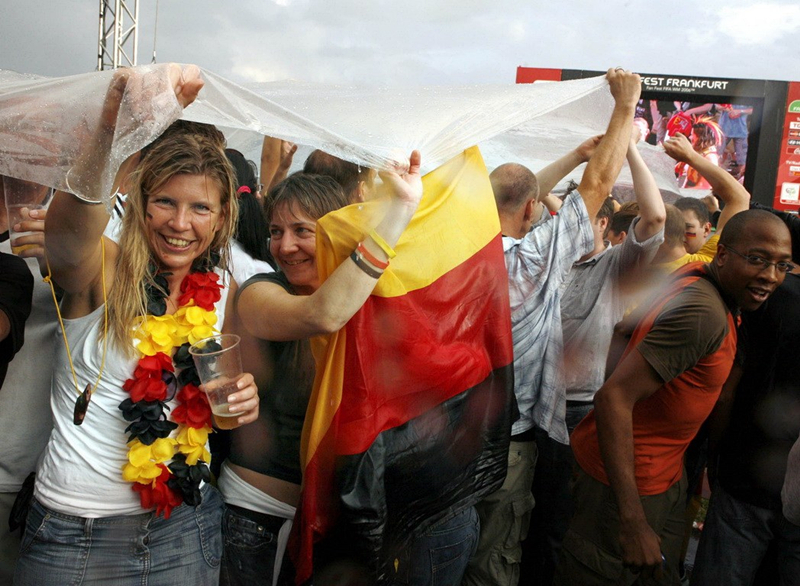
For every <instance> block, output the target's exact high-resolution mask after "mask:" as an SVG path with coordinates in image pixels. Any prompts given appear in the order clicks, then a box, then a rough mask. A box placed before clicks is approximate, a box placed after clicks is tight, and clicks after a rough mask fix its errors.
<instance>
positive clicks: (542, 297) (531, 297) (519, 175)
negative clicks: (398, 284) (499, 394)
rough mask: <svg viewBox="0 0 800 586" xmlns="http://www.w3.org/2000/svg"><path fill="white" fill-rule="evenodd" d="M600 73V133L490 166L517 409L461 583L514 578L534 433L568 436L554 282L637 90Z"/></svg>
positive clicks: (609, 164)
mask: <svg viewBox="0 0 800 586" xmlns="http://www.w3.org/2000/svg"><path fill="white" fill-rule="evenodd" d="M607 78H608V82H609V86H610V89H611V93H612V95H613V96H614V100H615V106H614V110H613V113H612V115H611V120H610V121H609V125H608V129H607V130H606V133H605V135H604V136H603V137H602V138H601V137H595V138H593V139H589V140H588V141H586V142H584V143H583V144H582V145H580V146H579V147H578V148H577V149H575V150H574V151H572V152H570V153H569V154H567V155H565V156H564V157H562V158H561V159H559V160H558V161H556V162H555V163H553V164H552V165H550V166H548V167H546V168H545V169H543V170H542V171H541V172H540V173H539V176H538V179H537V176H535V175H534V174H533V173H532V172H531V171H530V170H529V169H527V168H526V167H524V166H522V165H519V164H516V163H508V164H505V165H501V166H500V167H498V168H497V169H495V170H494V171H493V172H492V174H491V175H490V179H491V183H492V189H493V190H494V194H495V199H496V202H497V210H498V214H499V216H500V227H501V230H502V233H503V248H504V250H505V260H506V268H507V270H508V278H509V298H510V301H511V323H512V336H513V341H514V393H515V395H516V399H517V404H518V406H519V411H520V417H519V419H518V420H517V422H516V423H514V425H513V427H512V438H511V439H512V441H511V446H510V448H509V455H508V473H507V476H506V480H505V483H504V484H503V486H502V487H501V488H500V490H499V491H497V492H496V493H494V494H492V495H491V496H489V497H488V498H486V499H485V500H484V501H482V502H481V503H479V504H478V505H477V509H478V514H479V515H480V521H481V535H480V541H479V544H478V550H477V552H476V553H475V555H474V556H473V558H472V560H471V562H470V565H469V568H468V570H467V574H466V575H465V577H464V582H463V583H464V584H467V585H476V586H478V585H480V586H487V585H492V584H503V585H509V584H516V583H517V582H518V581H519V568H520V558H521V547H520V542H521V540H522V539H523V538H524V537H525V534H526V532H527V529H528V523H529V520H530V514H531V510H532V509H533V504H534V503H533V496H532V494H531V485H532V481H533V471H534V467H535V464H536V457H537V447H536V442H535V440H534V437H535V436H536V434H543V435H544V436H547V437H550V438H552V439H553V440H555V441H557V442H560V443H561V444H568V443H569V438H568V436H567V427H566V423H565V420H564V418H565V410H566V397H565V386H564V377H563V372H562V350H563V349H562V335H561V311H560V307H559V302H560V292H559V289H560V287H561V284H562V282H563V281H564V278H565V277H566V276H567V274H568V273H569V270H570V268H571V267H572V264H573V263H574V262H575V261H577V260H578V259H579V258H581V257H582V256H584V255H586V254H588V253H590V252H591V251H592V250H593V248H594V233H593V230H592V222H591V219H592V218H594V217H595V216H596V215H597V212H598V210H599V209H600V206H601V205H602V203H603V202H604V201H605V199H606V198H607V197H608V194H609V193H610V191H611V187H612V186H613V184H614V181H615V180H616V178H617V175H619V171H620V169H621V168H622V164H623V161H624V160H625V155H626V152H627V150H628V142H629V140H630V136H631V125H632V124H633V115H634V111H635V109H636V103H637V101H638V99H639V94H640V91H641V80H640V78H639V76H638V75H636V74H632V73H630V72H628V71H624V70H622V69H616V70H609V72H608V74H607ZM587 160H588V161H589V163H588V165H587V167H586V171H585V172H584V174H583V178H582V180H581V183H580V185H579V186H578V189H577V190H575V191H573V192H572V193H570V194H569V195H568V196H567V197H566V199H565V200H564V203H563V206H562V207H561V209H560V210H559V212H558V214H557V215H555V216H551V215H550V214H549V213H545V211H544V205H543V204H542V202H541V198H540V197H539V195H540V189H541V193H542V194H543V195H544V196H547V194H548V192H549V190H550V188H552V187H553V186H555V184H556V183H557V181H558V180H560V179H561V178H562V177H563V176H565V175H566V174H567V173H568V172H569V171H571V170H572V169H574V168H575V167H576V166H577V165H579V164H580V163H582V162H585V161H587ZM540 184H541V185H540Z"/></svg>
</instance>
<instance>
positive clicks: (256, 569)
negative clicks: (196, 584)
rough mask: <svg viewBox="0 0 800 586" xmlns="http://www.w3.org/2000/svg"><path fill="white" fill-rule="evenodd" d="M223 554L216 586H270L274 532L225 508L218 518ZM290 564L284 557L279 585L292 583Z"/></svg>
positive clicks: (275, 536) (275, 541)
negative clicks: (223, 542)
mask: <svg viewBox="0 0 800 586" xmlns="http://www.w3.org/2000/svg"><path fill="white" fill-rule="evenodd" d="M222 537H223V539H224V541H225V551H224V553H223V555H222V567H221V570H220V575H219V578H220V579H219V583H220V586H239V585H242V586H255V585H256V584H267V585H271V584H272V574H273V571H274V569H275V556H276V554H277V551H278V533H277V532H273V531H270V530H268V529H267V528H266V527H264V526H263V525H259V524H258V523H257V522H256V521H253V520H252V519H248V518H247V517H245V516H244V515H241V514H239V513H237V512H236V511H233V510H231V509H230V508H226V510H225V515H224V517H223V519H222ZM290 568H291V562H290V561H289V559H288V556H284V560H283V563H282V565H281V574H280V580H279V582H278V583H279V584H293V583H294V581H293V576H292V575H291V574H292V572H291V569H290Z"/></svg>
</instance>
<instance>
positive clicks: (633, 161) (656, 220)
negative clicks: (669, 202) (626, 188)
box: [627, 128, 667, 242]
mask: <svg viewBox="0 0 800 586" xmlns="http://www.w3.org/2000/svg"><path fill="white" fill-rule="evenodd" d="M633 132H634V134H633V136H631V140H630V143H629V144H628V155H627V159H628V166H629V167H630V169H631V177H632V178H633V190H634V193H635V194H636V201H637V202H638V203H639V217H640V219H639V221H638V222H637V223H636V228H635V229H634V232H636V239H637V240H638V241H639V242H643V241H645V240H647V239H648V238H650V237H651V236H653V235H654V234H656V233H657V232H659V231H660V230H662V229H663V228H664V222H665V221H666V219H667V210H666V209H665V208H664V200H663V199H662V197H661V191H660V190H659V189H658V185H656V180H655V179H654V178H653V174H652V173H651V172H650V169H648V168H647V165H646V164H645V162H644V160H643V159H642V155H641V154H639V149H637V148H636V143H638V142H639V139H640V137H641V133H640V132H639V129H638V128H634V131H633Z"/></svg>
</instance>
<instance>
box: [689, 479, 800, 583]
mask: <svg viewBox="0 0 800 586" xmlns="http://www.w3.org/2000/svg"><path fill="white" fill-rule="evenodd" d="M772 542H774V543H775V544H776V545H777V551H778V570H779V572H780V583H781V586H798V585H800V527H798V526H797V525H793V524H792V523H790V522H789V521H787V520H786V518H785V517H784V516H783V513H782V512H781V511H780V510H770V509H762V508H761V507H756V506H755V505H751V504H748V503H746V502H744V501H740V500H739V499H737V498H734V497H732V496H731V495H730V494H728V493H727V492H725V490H723V489H722V488H721V487H720V486H719V483H717V485H716V486H715V487H714V490H713V492H712V493H711V502H709V504H708V513H707V515H706V521H705V525H704V526H703V533H702V535H701V537H700V545H699V546H698V549H697V557H696V558H695V565H694V569H693V570H692V585H693V586H695V585H697V586H703V585H704V584H709V585H716V584H725V585H726V586H740V585H750V584H753V580H754V579H755V577H756V572H757V571H758V568H759V566H760V565H761V561H762V559H763V558H764V556H765V554H766V553H767V549H768V547H769V545H770V543H772Z"/></svg>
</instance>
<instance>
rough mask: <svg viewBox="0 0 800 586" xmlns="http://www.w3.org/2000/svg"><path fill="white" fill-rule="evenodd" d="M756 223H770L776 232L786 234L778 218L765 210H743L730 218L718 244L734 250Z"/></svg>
mask: <svg viewBox="0 0 800 586" xmlns="http://www.w3.org/2000/svg"><path fill="white" fill-rule="evenodd" d="M758 223H765V224H769V223H772V224H773V225H774V226H775V227H776V228H775V229H776V230H782V229H786V231H787V232H788V228H786V225H785V224H784V222H783V220H781V219H780V218H779V217H778V216H776V215H774V214H772V213H770V212H768V211H766V210H745V211H743V212H739V213H738V214H734V215H733V216H731V218H730V219H729V220H728V223H727V224H725V229H724V230H723V231H722V234H720V237H719V243H720V244H721V245H723V246H726V247H734V248H736V247H737V246H739V245H740V244H741V243H742V241H743V240H745V239H746V238H747V237H748V236H749V235H750V229H751V226H752V225H753V224H758ZM778 226H780V228H779V227H778Z"/></svg>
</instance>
